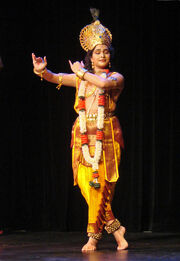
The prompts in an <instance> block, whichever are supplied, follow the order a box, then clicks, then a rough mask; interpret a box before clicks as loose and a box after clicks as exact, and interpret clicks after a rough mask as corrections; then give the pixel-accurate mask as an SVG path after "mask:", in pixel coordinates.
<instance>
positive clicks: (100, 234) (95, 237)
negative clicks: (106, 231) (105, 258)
mask: <svg viewBox="0 0 180 261" xmlns="http://www.w3.org/2000/svg"><path fill="white" fill-rule="evenodd" d="M88 237H92V238H93V239H96V240H100V239H101V238H102V233H101V232H99V233H88Z"/></svg>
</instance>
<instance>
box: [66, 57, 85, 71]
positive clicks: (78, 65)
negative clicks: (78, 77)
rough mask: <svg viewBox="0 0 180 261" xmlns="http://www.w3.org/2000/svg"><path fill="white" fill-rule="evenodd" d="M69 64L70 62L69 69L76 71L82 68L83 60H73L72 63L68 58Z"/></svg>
mask: <svg viewBox="0 0 180 261" xmlns="http://www.w3.org/2000/svg"><path fill="white" fill-rule="evenodd" d="M69 64H70V67H71V70H72V71H73V72H74V73H77V72H78V71H79V70H80V69H81V68H84V63H83V61H81V62H78V61H77V62H74V63H72V62H71V61H70V60H69Z"/></svg>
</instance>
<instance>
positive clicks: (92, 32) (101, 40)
mask: <svg viewBox="0 0 180 261" xmlns="http://www.w3.org/2000/svg"><path fill="white" fill-rule="evenodd" d="M90 11H91V14H92V17H93V20H94V22H92V23H91V24H88V25H86V26H85V27H84V28H83V29H82V30H81V32H80V35H79V39H80V44H81V46H82V48H83V49H84V50H85V51H86V52H87V51H89V50H92V49H93V48H94V47H95V46H96V45H97V44H105V45H107V46H108V47H110V45H111V42H112V34H111V32H110V31H109V30H108V28H106V27H104V26H103V25H102V24H101V23H100V21H99V20H98V16H99V10H97V9H95V8H91V9H90Z"/></svg>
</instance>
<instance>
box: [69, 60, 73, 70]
mask: <svg viewBox="0 0 180 261" xmlns="http://www.w3.org/2000/svg"><path fill="white" fill-rule="evenodd" d="M69 64H70V66H71V68H72V66H73V64H72V62H71V61H70V60H69Z"/></svg>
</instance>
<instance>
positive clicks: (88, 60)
mask: <svg viewBox="0 0 180 261" xmlns="http://www.w3.org/2000/svg"><path fill="white" fill-rule="evenodd" d="M95 47H96V46H95ZM95 47H94V48H93V49H92V50H89V51H88V52H87V54H86V56H85V58H84V68H85V69H87V70H88V71H89V72H91V73H93V69H92V63H91V57H92V54H93V52H94V49H95ZM108 49H109V52H110V63H111V70H112V67H113V62H112V60H113V58H114V48H113V47H112V45H111V46H110V47H109V48H108ZM105 69H109V68H105Z"/></svg>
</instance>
